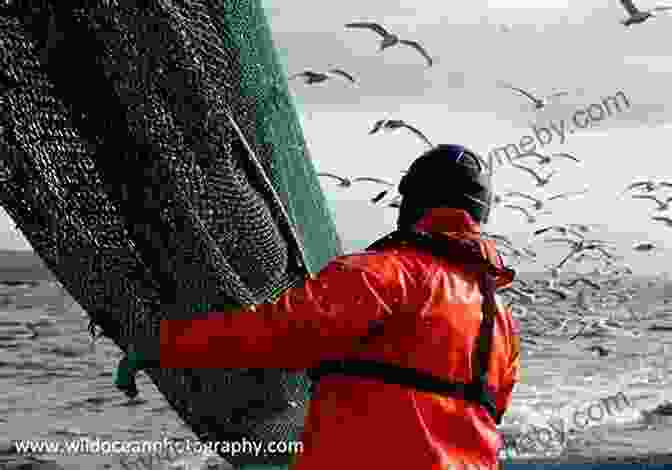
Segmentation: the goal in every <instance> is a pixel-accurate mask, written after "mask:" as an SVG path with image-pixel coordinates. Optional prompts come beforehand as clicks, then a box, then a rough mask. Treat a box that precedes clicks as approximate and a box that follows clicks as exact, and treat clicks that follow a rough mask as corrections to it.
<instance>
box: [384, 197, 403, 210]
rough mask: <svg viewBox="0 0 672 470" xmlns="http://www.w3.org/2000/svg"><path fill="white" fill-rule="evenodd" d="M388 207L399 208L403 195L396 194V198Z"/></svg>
mask: <svg viewBox="0 0 672 470" xmlns="http://www.w3.org/2000/svg"><path fill="white" fill-rule="evenodd" d="M387 207H394V208H395V209H399V208H400V207H401V196H399V195H397V196H395V198H394V199H392V200H391V201H390V202H389V203H388V204H387Z"/></svg>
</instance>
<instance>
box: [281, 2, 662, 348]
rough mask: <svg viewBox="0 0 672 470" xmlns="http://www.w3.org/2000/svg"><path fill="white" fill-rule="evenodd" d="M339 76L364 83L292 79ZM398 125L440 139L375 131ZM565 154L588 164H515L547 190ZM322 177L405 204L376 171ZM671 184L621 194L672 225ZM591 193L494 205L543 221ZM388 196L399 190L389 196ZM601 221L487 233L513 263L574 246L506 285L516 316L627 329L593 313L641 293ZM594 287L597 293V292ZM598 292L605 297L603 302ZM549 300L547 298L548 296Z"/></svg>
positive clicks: (593, 329)
mask: <svg viewBox="0 0 672 470" xmlns="http://www.w3.org/2000/svg"><path fill="white" fill-rule="evenodd" d="M621 4H622V6H623V7H624V8H625V10H626V12H627V14H628V17H627V18H626V19H624V20H623V21H622V24H623V25H625V26H631V25H634V24H640V23H643V22H645V21H647V20H649V19H650V18H653V17H654V15H655V13H657V12H661V11H666V10H672V7H663V6H661V7H656V8H654V9H652V10H646V11H645V10H639V9H638V8H637V7H636V6H635V5H634V4H633V2H632V1H629V0H621ZM345 27H346V28H347V29H349V30H353V29H359V30H370V31H372V32H374V33H376V34H377V35H378V36H379V37H380V46H379V52H383V51H385V50H387V49H388V48H391V47H394V46H399V47H400V46H405V47H409V48H412V49H413V50H415V51H416V52H417V53H418V54H419V55H420V56H421V57H422V58H423V59H424V61H425V63H426V65H427V67H432V65H433V64H434V59H433V58H432V57H431V55H430V54H429V52H428V51H427V49H426V48H425V47H424V46H423V45H422V44H420V43H419V42H418V41H414V40H409V39H402V38H400V37H399V36H398V35H396V34H394V33H392V32H390V31H389V30H388V29H386V28H385V27H384V26H382V25H381V24H379V23H375V22H353V23H348V24H346V25H345ZM509 30H510V29H509V28H506V29H503V30H502V31H503V32H508V31H509ZM335 77H340V78H342V79H345V80H347V81H348V82H350V83H351V84H356V83H357V79H356V78H355V76H353V75H352V74H350V73H348V72H346V71H345V70H342V69H338V68H332V69H330V70H328V72H326V73H319V72H314V71H311V70H307V71H304V72H301V73H298V74H295V75H292V76H291V77H290V78H292V79H294V78H303V79H304V81H305V83H306V84H316V83H321V82H324V81H326V80H328V79H330V78H335ZM499 85H500V86H501V87H503V88H507V89H509V90H511V91H512V92H514V93H515V94H517V95H519V96H521V97H523V98H526V99H527V100H528V101H529V102H530V103H531V105H532V107H533V109H534V110H536V111H539V110H542V109H544V108H545V107H546V106H548V105H549V104H550V103H551V101H552V100H554V99H556V98H559V97H562V96H567V95H568V94H569V93H568V92H567V91H555V92H553V93H551V94H550V95H548V96H541V95H539V94H537V93H535V92H531V91H529V90H526V89H524V88H520V87H516V86H513V85H511V84H508V83H503V82H500V83H499ZM398 129H405V130H406V131H409V132H410V133H412V134H413V135H414V136H415V137H417V138H418V139H419V140H420V141H421V142H422V143H423V144H425V145H426V146H427V147H429V148H432V147H433V146H434V145H433V144H432V142H431V140H430V139H429V138H428V137H427V136H426V135H425V134H424V133H423V132H422V131H421V130H420V129H418V128H417V127H416V126H414V125H411V124H409V123H407V122H405V121H404V120H401V119H380V120H378V121H376V122H375V123H373V126H372V127H371V128H370V131H369V135H373V134H378V133H380V132H384V131H394V130H398ZM562 161H564V162H571V163H572V164H581V161H580V160H579V159H578V158H577V157H576V156H574V155H573V154H571V153H568V152H558V153H551V154H549V155H544V154H542V153H539V152H526V153H522V154H520V155H517V156H515V157H510V158H509V161H508V162H507V163H508V166H510V167H511V168H513V169H515V170H518V171H520V172H522V173H524V174H526V175H528V176H529V177H530V178H531V181H532V183H533V185H534V187H536V188H538V189H539V188H544V189H545V187H546V186H548V185H549V183H550V182H551V181H552V180H553V181H554V180H555V179H556V178H557V175H558V170H557V169H554V168H553V167H554V164H555V163H556V162H562ZM486 165H487V166H488V167H489V169H490V171H491V172H494V168H493V165H494V162H493V161H492V159H491V161H490V162H488V163H487V164H486ZM402 173H403V172H402ZM318 176H319V177H322V178H329V179H333V180H335V181H336V182H337V183H338V186H339V187H341V188H351V187H352V186H353V185H354V184H355V183H359V184H362V183H367V184H376V185H380V186H381V188H380V191H379V192H377V193H376V195H375V196H373V197H372V198H371V199H370V201H371V203H372V204H377V205H383V204H384V205H386V206H388V207H393V208H399V207H400V203H401V196H400V195H399V194H396V192H395V188H396V186H397V185H396V184H395V183H394V182H392V181H388V180H385V179H382V178H377V177H371V176H361V177H355V178H349V177H345V176H341V175H337V174H335V173H330V172H320V173H318ZM667 190H672V182H667V181H642V182H635V183H632V184H630V185H629V186H628V187H627V188H625V190H624V191H623V193H622V194H621V196H624V195H626V194H629V195H630V197H631V198H632V199H633V200H641V201H647V202H649V201H650V202H652V203H655V207H654V208H653V209H654V210H655V214H654V215H652V216H651V219H652V220H653V221H655V222H658V223H663V224H665V225H666V226H668V227H671V228H672V218H671V217H670V215H669V213H668V211H669V210H670V208H671V207H672V193H670V194H664V192H665V191H667ZM586 193H588V190H587V189H586V190H582V191H573V192H564V193H559V194H551V195H548V196H547V197H539V196H534V195H531V194H527V193H526V192H523V191H509V192H504V193H503V194H496V195H495V196H494V198H493V205H494V206H496V207H501V208H502V209H507V210H510V211H515V212H517V213H519V214H521V216H522V217H523V220H524V222H525V223H527V224H536V223H537V222H538V221H539V218H540V217H541V216H544V215H548V214H551V213H552V212H553V210H552V207H551V206H552V205H553V204H556V203H557V202H558V201H560V200H570V199H573V198H576V197H580V196H583V195H585V194H586ZM388 196H391V197H389V198H388ZM599 228H600V227H599V226H596V225H588V224H567V225H552V226H546V227H542V228H537V229H535V230H532V231H531V234H530V236H529V238H528V240H527V242H526V243H525V244H524V245H523V246H518V245H516V244H514V243H513V241H512V240H511V239H510V238H509V237H507V236H505V235H501V234H494V233H487V232H484V233H483V234H482V235H483V236H484V237H486V238H490V239H493V240H496V241H497V243H498V246H499V247H500V248H501V251H502V254H503V255H504V256H505V258H506V259H507V263H509V264H517V263H520V262H524V261H527V262H532V263H536V262H537V251H538V250H537V249H536V248H534V247H533V244H534V243H537V242H540V243H543V244H546V246H563V245H564V246H566V248H567V253H566V254H565V255H564V256H563V257H562V259H561V260H560V261H559V262H557V263H555V264H554V265H551V266H545V268H544V270H543V271H544V277H543V278H542V279H538V280H536V281H535V282H526V281H523V280H519V279H517V280H516V281H515V283H514V285H513V286H511V288H509V289H505V290H504V291H502V296H503V297H504V298H505V299H506V300H507V303H508V304H509V306H511V307H512V308H513V309H514V313H515V314H516V316H518V317H519V318H520V319H525V321H531V322H534V321H535V319H536V321H537V323H538V324H543V325H545V326H546V328H542V330H543V331H541V330H540V331H539V334H543V335H553V334H558V333H562V334H567V335H569V330H568V325H569V323H571V322H572V321H574V322H577V323H578V324H579V326H580V328H579V330H578V331H576V332H574V334H572V335H569V339H571V340H573V339H576V338H577V337H579V336H591V335H592V336H600V335H601V334H602V333H605V332H609V331H612V332H613V330H614V329H622V325H621V324H620V323H619V322H618V321H616V320H615V319H614V318H612V317H611V316H610V317H609V318H604V317H603V316H602V315H598V318H593V319H592V320H590V319H589V316H590V314H593V313H596V310H595V308H594V307H595V305H596V304H595V302H597V304H599V306H600V308H599V309H598V310H600V311H605V310H606V311H609V310H610V309H611V310H613V309H614V308H615V307H619V306H620V307H623V305H625V303H626V302H627V301H628V300H629V299H631V298H632V297H633V296H634V295H635V294H636V291H635V290H633V289H632V288H631V287H630V288H629V287H627V286H626V285H625V283H624V281H625V277H626V276H627V275H630V274H632V270H631V269H630V268H629V267H628V266H626V265H624V264H623V263H622V262H621V261H622V260H623V257H622V256H620V255H619V254H617V253H616V248H615V244H614V243H612V242H609V241H607V240H601V239H598V238H595V237H594V236H593V235H594V231H595V230H597V229H599ZM658 249H659V247H658V246H657V245H656V244H654V243H651V242H640V243H636V244H635V245H634V246H632V250H633V251H635V252H639V253H646V252H653V251H656V250H658ZM585 262H588V263H592V264H593V265H597V266H600V267H599V268H597V267H595V268H594V269H593V271H592V272H590V273H588V274H583V275H579V274H576V272H577V271H578V270H577V269H576V268H577V267H578V266H579V265H580V264H582V263H585ZM570 263H571V265H572V266H573V269H572V270H569V269H567V265H568V264H570ZM596 263H597V264H596ZM561 273H562V276H561ZM561 278H562V279H561ZM589 293H590V295H589ZM592 293H595V294H597V295H592ZM595 298H597V300H596V301H595V300H594V299H595ZM544 299H546V300H547V302H544ZM513 300H515V302H514V301H513ZM558 301H563V302H568V304H569V305H573V307H572V308H574V309H575V310H574V313H576V315H564V316H563V318H564V320H563V321H560V322H559V323H558V322H557V321H556V320H557V318H556V317H557V315H555V314H554V313H555V312H553V310H552V309H551V310H549V312H546V313H547V314H544V308H543V307H544V306H545V305H552V304H553V303H557V302H558ZM572 302H573V304H572ZM568 313H570V312H568ZM629 314H630V316H631V317H632V318H636V315H635V313H634V311H632V310H630V311H629ZM528 326H529V325H528ZM528 330H529V329H528ZM532 330H534V328H532ZM527 340H528V342H532V343H534V340H532V339H530V338H527ZM600 348H601V346H599V347H598V346H592V347H591V348H589V349H588V350H593V351H597V352H599V354H600V355H601V356H602V355H606V353H605V350H604V349H600Z"/></svg>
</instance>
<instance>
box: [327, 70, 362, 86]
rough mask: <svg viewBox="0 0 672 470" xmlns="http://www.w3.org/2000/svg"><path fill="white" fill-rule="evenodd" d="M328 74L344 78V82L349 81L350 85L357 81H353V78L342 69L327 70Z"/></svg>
mask: <svg viewBox="0 0 672 470" xmlns="http://www.w3.org/2000/svg"><path fill="white" fill-rule="evenodd" d="M329 73H331V74H333V75H339V76H341V77H343V78H345V79H346V80H349V81H350V82H351V83H357V80H355V77H353V76H352V75H350V74H349V73H348V72H346V71H345V70H343V69H329Z"/></svg>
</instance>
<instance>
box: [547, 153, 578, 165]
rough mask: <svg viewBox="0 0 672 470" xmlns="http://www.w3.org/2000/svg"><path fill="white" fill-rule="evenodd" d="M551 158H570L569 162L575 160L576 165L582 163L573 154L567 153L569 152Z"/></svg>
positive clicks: (556, 154)
mask: <svg viewBox="0 0 672 470" xmlns="http://www.w3.org/2000/svg"><path fill="white" fill-rule="evenodd" d="M551 157H555V158H568V159H569V160H573V161H575V162H576V163H581V160H579V159H578V158H576V157H575V156H574V155H572V154H571V153H567V152H560V153H554V154H552V155H551Z"/></svg>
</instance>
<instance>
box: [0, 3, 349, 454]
mask: <svg viewBox="0 0 672 470" xmlns="http://www.w3.org/2000/svg"><path fill="white" fill-rule="evenodd" d="M138 4H141V5H140V6H138ZM83 44H85V45H86V47H83V46H82V45H83ZM230 117H233V119H234V121H235V123H236V124H237V125H238V126H239V127H240V131H241V133H242V135H243V137H244V140H245V141H246V142H244V141H243V139H242V138H241V136H240V135H239V134H238V133H237V132H236V130H235V129H234V128H233V126H232V125H231V122H230V121H229V119H228V118H230ZM246 143H247V144H249V149H248V148H246ZM0 157H1V158H0V203H1V204H2V205H3V207H4V208H5V210H6V211H7V212H8V213H9V215H10V216H11V217H12V218H13V219H14V221H15V222H16V224H17V227H18V228H19V229H20V230H21V231H22V232H23V234H24V235H25V236H26V238H27V239H28V241H29V242H30V243H31V245H32V246H33V248H34V249H35V251H36V252H37V253H38V254H39V255H40V257H41V258H42V259H43V260H44V262H45V263H46V265H47V266H48V267H49V268H50V269H51V270H52V272H53V273H54V274H55V275H56V276H57V277H58V279H59V280H60V281H61V283H62V284H63V285H64V287H65V288H66V289H67V290H68V291H69V292H70V294H71V295H72V296H73V297H74V298H75V299H76V300H77V301H78V302H79V304H80V305H82V307H83V308H85V310H86V311H87V312H88V314H89V315H90V316H91V318H92V319H93V320H94V321H95V322H96V323H97V324H98V325H99V326H100V327H101V328H102V329H103V332H104V334H106V335H107V336H109V337H111V338H112V339H113V340H114V341H115V342H116V343H117V344H118V345H119V346H120V347H122V348H123V349H127V347H128V340H129V338H130V337H135V336H138V335H148V334H149V335H158V325H159V321H160V320H161V319H162V318H184V317H186V316H190V315H195V314H196V313H193V308H192V307H193V306H194V305H203V304H211V305H217V304H220V303H230V302H231V301H232V300H233V301H236V302H238V303H241V304H249V303H260V302H264V301H268V300H270V299H272V298H273V297H275V296H277V295H278V293H280V292H282V291H283V290H284V289H286V288H288V287H289V286H291V285H293V284H295V283H297V282H300V281H301V280H302V279H303V278H304V276H305V274H306V272H307V271H308V272H312V273H314V272H317V271H319V269H320V268H321V267H323V266H324V265H325V264H326V262H327V261H328V260H329V259H330V258H331V257H333V256H335V255H337V254H339V253H340V251H341V246H340V242H339V239H338V236H337V233H336V230H335V227H334V224H333V221H332V219H331V216H330V214H329V210H328V207H327V205H326V201H325V199H324V196H323V194H322V192H321V189H320V186H319V182H318V180H317V176H316V173H315V170H314V168H313V166H312V163H311V160H310V155H309V153H308V151H307V148H306V145H305V141H304V138H303V134H302V130H301V128H300V125H299V121H298V117H297V114H296V110H295V109H294V106H293V104H292V100H291V97H290V94H289V91H288V88H287V81H286V78H285V76H284V74H283V73H282V71H281V68H280V65H279V63H278V60H277V56H276V52H275V49H274V46H273V43H272V40H271V35H270V31H269V27H268V23H267V20H266V18H265V17H264V13H263V9H262V8H261V5H260V4H259V3H258V1H257V0H242V1H232V0H230V1H224V0H211V1H205V0H202V1H196V0H184V1H177V0H172V1H171V0H153V1H147V2H135V1H130V0H129V1H112V0H105V1H104V0H97V1H94V0H87V1H86V2H77V1H69V2H64V1H55V0H53V1H46V0H43V1H36V0H30V1H18V0H4V1H3V2H0ZM149 375H150V376H151V378H152V380H153V381H154V383H155V384H156V385H157V386H158V388H159V390H160V391H161V392H162V393H163V394H164V396H165V397H166V399H167V400H168V401H169V402H170V404H171V405H172V406H173V408H174V409H175V410H176V411H177V412H178V414H179V415H180V416H181V418H182V419H184V420H185V422H187V423H188V424H189V425H190V426H191V427H192V429H193V430H194V432H195V433H196V434H197V435H198V436H199V437H201V438H202V439H207V440H230V439H235V438H240V437H243V436H244V437H247V438H248V439H254V440H257V441H270V440H276V441H277V440H284V439H289V440H292V439H296V438H297V437H298V434H299V433H300V431H301V426H302V423H303V417H304V412H305V404H306V401H307V398H308V390H309V381H308V379H307V378H306V377H305V375H303V374H289V373H286V372H284V371H281V370H266V371H261V372H260V371H253V370H247V371H222V370H206V369H204V370H198V369H194V370H150V371H149ZM293 405H298V406H293ZM227 460H229V461H231V462H232V463H234V464H243V463H271V462H278V463H280V462H284V461H286V460H287V456H283V455H280V454H274V455H260V456H257V457H256V458H255V456H253V455H238V456H236V457H235V458H227Z"/></svg>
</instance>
